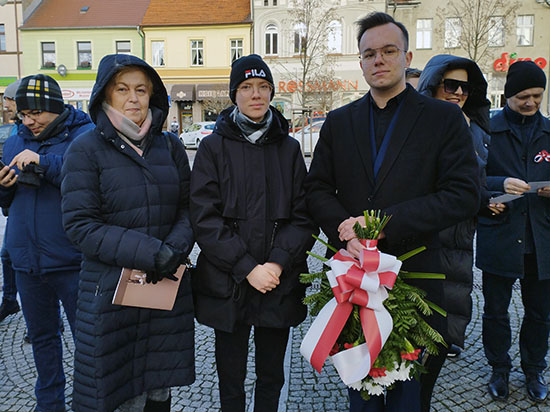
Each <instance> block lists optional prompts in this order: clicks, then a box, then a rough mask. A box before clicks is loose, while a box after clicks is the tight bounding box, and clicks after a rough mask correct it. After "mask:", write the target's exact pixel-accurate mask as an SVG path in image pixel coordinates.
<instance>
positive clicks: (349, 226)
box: [338, 216, 365, 242]
mask: <svg viewBox="0 0 550 412" xmlns="http://www.w3.org/2000/svg"><path fill="white" fill-rule="evenodd" d="M355 223H359V224H360V225H361V226H363V227H365V217H364V216H357V217H350V218H348V219H346V220H344V221H343V222H342V223H340V225H339V226H338V233H339V238H340V240H341V241H342V242H345V241H347V240H351V239H353V238H355V237H357V235H356V234H355V231H354V230H353V226H355Z"/></svg>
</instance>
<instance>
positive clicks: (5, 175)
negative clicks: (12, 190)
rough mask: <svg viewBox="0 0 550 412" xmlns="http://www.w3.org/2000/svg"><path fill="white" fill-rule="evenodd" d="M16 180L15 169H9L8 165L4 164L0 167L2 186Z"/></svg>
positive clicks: (9, 184)
mask: <svg viewBox="0 0 550 412" xmlns="http://www.w3.org/2000/svg"><path fill="white" fill-rule="evenodd" d="M16 181H17V175H16V174H15V170H13V169H10V168H9V167H8V166H4V167H3V168H2V169H0V185H2V186H4V187H10V186H13V185H14V184H15V182H16Z"/></svg>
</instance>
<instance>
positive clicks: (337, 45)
mask: <svg viewBox="0 0 550 412" xmlns="http://www.w3.org/2000/svg"><path fill="white" fill-rule="evenodd" d="M327 45H328V52H329V53H342V23H340V22H339V21H338V20H333V21H331V22H330V23H329V24H328V36H327Z"/></svg>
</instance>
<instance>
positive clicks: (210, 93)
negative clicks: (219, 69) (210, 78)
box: [196, 83, 229, 100]
mask: <svg viewBox="0 0 550 412" xmlns="http://www.w3.org/2000/svg"><path fill="white" fill-rule="evenodd" d="M196 93H197V100H229V85H228V84H224V83H204V84H197V88H196Z"/></svg>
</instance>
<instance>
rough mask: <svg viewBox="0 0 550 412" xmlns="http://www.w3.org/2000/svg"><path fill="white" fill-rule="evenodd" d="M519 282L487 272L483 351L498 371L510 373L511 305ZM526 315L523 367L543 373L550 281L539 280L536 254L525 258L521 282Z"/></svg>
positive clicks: (549, 325) (522, 333) (521, 345)
mask: <svg viewBox="0 0 550 412" xmlns="http://www.w3.org/2000/svg"><path fill="white" fill-rule="evenodd" d="M515 281H516V279H514V278H506V277H503V276H498V275H494V274H490V273H487V272H483V297H484V298H485V306H484V312H483V349H484V350H485V356H486V357H487V360H488V362H489V365H491V367H492V368H493V371H495V372H509V371H510V369H511V368H512V360H511V359H510V355H509V354H508V351H509V349H510V346H511V342H512V337H511V336H512V333H511V330H510V316H509V314H508V306H509V305H510V300H511V297H512V286H513V285H514V283H515ZM520 285H521V300H522V302H523V307H524V316H523V321H522V324H521V330H520V335H519V350H520V356H521V368H522V369H523V372H524V373H540V372H542V371H543V370H544V369H545V368H546V361H545V356H546V353H547V352H548V336H549V333H550V280H538V276H537V265H536V260H535V256H534V255H525V277H524V278H523V279H520Z"/></svg>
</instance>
